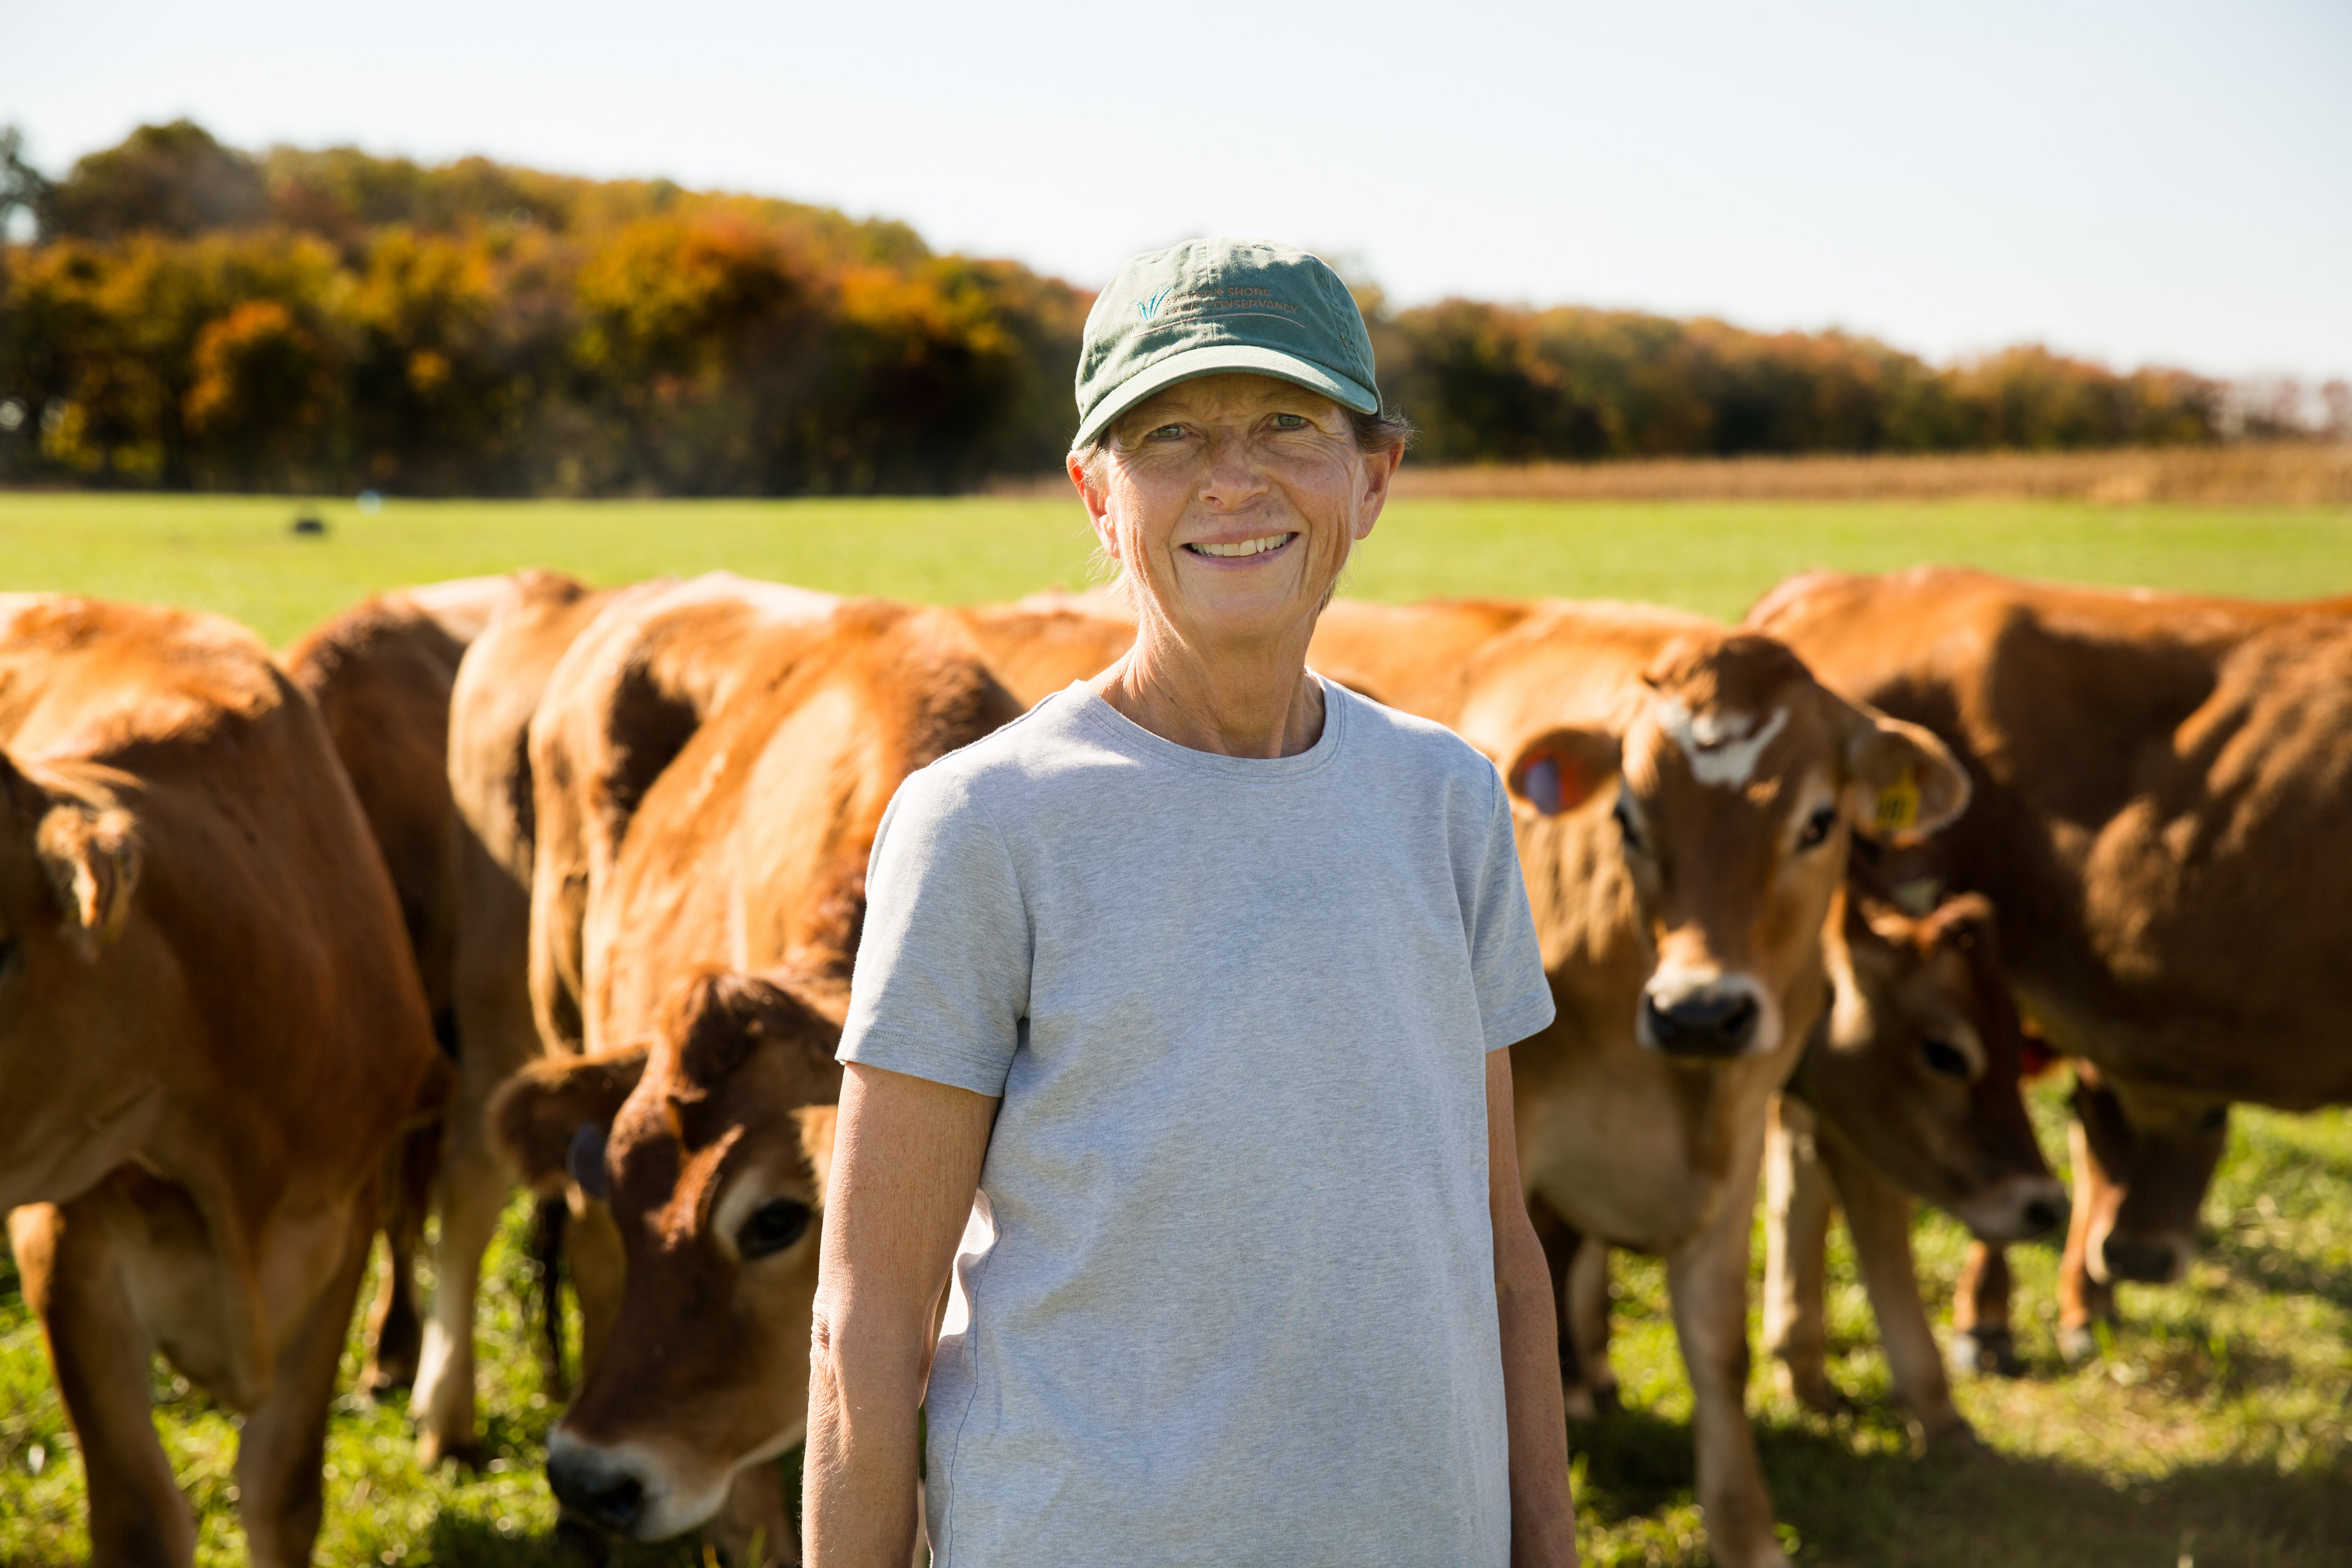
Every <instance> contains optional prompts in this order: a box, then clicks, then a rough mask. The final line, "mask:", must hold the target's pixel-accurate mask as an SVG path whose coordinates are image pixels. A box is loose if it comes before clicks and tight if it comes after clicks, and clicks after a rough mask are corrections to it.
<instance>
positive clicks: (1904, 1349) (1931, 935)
mask: <svg viewBox="0 0 2352 1568" xmlns="http://www.w3.org/2000/svg"><path fill="white" fill-rule="evenodd" d="M1846 902H1847V917H1846V918H1845V920H1843V922H1842V923H1841V925H1842V926H1843V929H1842V931H1840V932H1839V934H1838V936H1839V939H1838V940H1835V941H1832V944H1831V946H1830V962H1831V968H1832V973H1833V974H1834V976H1835V977H1836V982H1837V998H1836V1000H1835V1001H1834V1002H1833V1003H1832V1007H1831V1009H1830V1016H1829V1017H1828V1018H1826V1019H1823V1020H1822V1023H1821V1025H1820V1026H1819V1027H1817V1028H1816V1029H1815V1030H1814V1033H1813V1037H1812V1038H1811V1040H1808V1041H1807V1042H1806V1045H1805V1053H1804V1055H1803V1056H1802V1057H1801V1059H1800V1060H1799V1061H1798V1064H1797V1071H1796V1072H1795V1074H1794V1075H1793V1076H1792V1077H1791V1078H1790V1082H1789V1086H1788V1088H1787V1090H1786V1091H1785V1092H1783V1094H1782V1097H1781V1100H1780V1104H1779V1106H1778V1107H1777V1108H1776V1111H1775V1114H1774V1125H1773V1129H1772V1134H1771V1137H1770V1141H1769V1145H1768V1147H1767V1153H1766V1155H1765V1159H1766V1165H1765V1171H1766V1187H1767V1204H1766V1207H1767V1211H1768V1213H1769V1216H1770V1219H1769V1224H1768V1227H1767V1229H1766V1237H1767V1240H1768V1249H1767V1255H1766V1265H1765V1285H1764V1339H1765V1343H1766V1345H1767V1346H1768V1348H1769V1350H1770V1351H1771V1353H1772V1354H1773V1355H1774V1356H1775V1357H1776V1358H1778V1360H1779V1361H1780V1368H1781V1378H1782V1383H1783V1385H1784V1387H1786V1388H1787V1389H1788V1391H1789V1392H1790V1393H1791V1394H1793V1395H1794V1396H1796V1397H1797V1398H1798V1399H1800V1400H1801V1401H1802V1402H1803V1403H1804V1404H1806V1405H1808V1406H1811V1407H1812V1408H1814V1409H1817V1410H1822V1411H1825V1412H1835V1411H1838V1410H1842V1409H1843V1408H1845V1406H1846V1401H1845V1399H1844V1397H1843V1396H1842V1395H1841V1394H1839V1393H1838V1391H1837V1390H1836V1388H1835V1387H1833V1386H1832V1385H1831V1383H1830V1380H1829V1374H1828V1367H1827V1333H1826V1324H1825V1322H1824V1310H1825V1309H1824V1303H1823V1300H1822V1290H1823V1281H1824V1271H1825V1265H1826V1251H1827V1243H1828V1236H1829V1221H1830V1211H1831V1208H1832V1205H1833V1204H1836V1205H1843V1207H1844V1209H1845V1213H1846V1224H1847V1227H1848V1228H1849V1229H1850V1230H1851V1231H1852V1233H1853V1243H1854V1252H1855V1257H1856V1260H1857V1261H1858V1262H1859V1263H1860V1265H1861V1270H1862V1278H1863V1284H1864V1289H1865V1290H1866V1291H1868V1292H1869V1295H1870V1301H1871V1308H1872V1311H1873V1312H1874V1313H1875V1315H1876V1317H1877V1319H1878V1323H1879V1336H1880V1339H1881V1341H1882V1342H1883V1343H1885V1348H1886V1358H1887V1363H1888V1365H1889V1367H1890V1368H1891V1370H1892V1371H1893V1373H1894V1376H1895V1392H1896V1394H1897V1396H1899V1397H1900V1398H1901V1399H1902V1400H1903V1402H1904V1403H1905V1404H1906V1406H1908V1407H1909V1409H1910V1411H1911V1415H1912V1418H1913V1420H1914V1422H1915V1423H1916V1428H1917V1436H1918V1437H1920V1438H1921V1439H1922V1440H1923V1441H1925V1442H1927V1443H1928V1444H1931V1445H1935V1446H1938V1447H1943V1446H1951V1447H1959V1448H1968V1447H1972V1446H1973V1445H1974V1434H1973V1432H1971V1431H1970V1429H1969V1424H1968V1422H1967V1420H1966V1419H1965V1418H1964V1417H1962V1416H1961V1415H1960V1413H1959V1411H1958V1407H1957V1406H1954V1405H1953V1403H1952V1396H1951V1387H1950V1384H1949V1382H1948V1379H1947V1377H1946V1375H1945V1372H1944V1365H1943V1360H1942V1358H1941V1356H1940V1355H1939V1354H1937V1349H1936V1341H1935V1336H1934V1334H1933V1333H1932V1332H1931V1331H1930V1330H1929V1328H1928V1326H1927V1313H1926V1312H1925V1311H1924V1310H1923V1308H1922V1306H1921V1304H1920V1300H1919V1285H1918V1278H1917V1274H1916V1270H1915V1269H1914V1266H1913V1263H1912V1258H1911V1201H1910V1200H1911V1198H1912V1197H1915V1196H1916V1197H1924V1198H1926V1199H1927V1200H1928V1201H1929V1202H1931V1203H1934V1204H1937V1205H1938V1206H1939V1207H1943V1208H1946V1209H1948V1210H1949V1211H1950V1212H1951V1213H1953V1214H1955V1215H1957V1216H1958V1217H1959V1218H1960V1219H1961V1221H1962V1222H1963V1223H1965V1224H1967V1225H1968V1226H1969V1228H1970V1229H1971V1230H1973V1231H1974V1232H1975V1233H1976V1234H1977V1235H1978V1236H1979V1237H1982V1238H1986V1239H1990V1240H1993V1241H1997V1242H2006V1241H2015V1240H2022V1239H2026V1238H2028V1237H2032V1236H2038V1235H2041V1234H2042V1233H2043V1232H2044V1231H2047V1230H2049V1229H2050V1228H2053V1227H2054V1226H2055V1225H2057V1224H2058V1223H2059V1222H2060V1220H2061V1219H2062V1218H2064V1215H2065V1212H2066V1197H2065V1189H2064V1188H2063V1187H2062V1186H2060V1185H2059V1184H2058V1181H2057V1180H2056V1178H2055V1177H2053V1176H2052V1175H2051V1174H2050V1167H2049V1166H2048V1165H2047V1164H2046V1163H2044V1161H2043V1159H2042V1148H2041V1145H2039V1144H2038V1143H2037V1142H2036V1141H2035V1139H2034V1135H2033V1124H2032V1120H2031V1118H2030V1117H2029V1116H2028V1115H2027V1113H2026V1109H2025V1102H2024V1098H2023V1095H2022V1093H2021V1084H2022V1082H2023V1076H2022V1075H2023V1067H2024V1063H2025V1061H2026V1059H2027V1056H2028V1054H2029V1051H2030V1047H2029V1044H2028V1041H2027V1040H2026V1037H2025V1033H2024V1030H2023V1027H2022V1025H2021V1021H2020V1019H2019V1018H2018V1016H2017V1009H2016V1005H2015V1003H2014V1002H2013V1001H2012V1000H2011V998H2010V994H2009V989H2008V986H2007V983H2006V980H2005V977H2003V975H2002V973H2001V970H2000V965H1999V961H1998V958H1997V956H1996V953H1995V947H1994V937H1993V931H1992V911H1991V908H1990V905H1988V904H1986V903H1985V901H1984V900H1983V899H1981V898H1979V897H1977V896H1975V895H1973V894H1963V895H1961V896H1958V897H1956V898H1953V899H1950V900H1948V901H1947V902H1946V903H1944V904H1942V905H1941V906H1940V907H1938V908H1937V909H1936V910H1935V911H1934V912H1933V913H1931V914H1930V915H1927V916H1926V917H1924V918H1914V917H1911V916H1909V915H1905V914H1903V913H1902V912H1901V911H1899V910H1897V909H1895V908H1892V907H1888V906H1885V905H1878V904H1874V903H1873V902H1872V901H1871V900H1869V899H1867V898H1866V897H1864V896H1860V895H1858V894H1855V893H1854V892H1853V891H1851V890H1850V891H1849V893H1848V895H1847V901H1846Z"/></svg>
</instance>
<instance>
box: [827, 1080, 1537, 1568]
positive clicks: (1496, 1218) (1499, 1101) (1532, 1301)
mask: <svg viewBox="0 0 2352 1568" xmlns="http://www.w3.org/2000/svg"><path fill="white" fill-rule="evenodd" d="M1486 1209H1487V1214H1488V1216H1489V1218H1490V1219H1491V1220H1492V1222H1493V1224H1494V1227H1495V1311H1496V1315H1497V1316H1498V1317H1499V1318H1500V1320H1501V1326H1502V1332H1503V1408H1504V1412H1505V1415H1506V1416H1507V1419H1508V1421H1509V1424H1510V1436H1511V1568H1576V1508H1575V1504H1574V1502H1573V1500H1571V1499H1570V1496H1569V1489H1568V1416H1567V1413H1566V1412H1565V1411H1564V1410H1563V1409H1562V1408H1561V1406H1560V1399H1559V1307H1558V1305H1557V1304H1556V1303H1555V1302H1554V1301H1552V1297H1551V1273H1550V1270H1548V1269H1546V1268H1545V1267H1544V1255H1543V1244H1542V1243H1541V1242H1539V1241H1538V1240H1537V1239H1536V1228H1535V1225H1534V1223H1533V1222H1532V1221H1530V1220H1529V1219H1528V1201H1527V1197H1526V1195H1525V1194H1524V1193H1522V1192H1521V1191H1520V1190H1519V1143H1518V1134H1517V1130H1516V1128H1515V1126H1514V1124H1513V1117H1512V1113H1511V1053H1510V1052H1509V1051H1488V1052H1487V1053H1486ZM829 1240H830V1239H828V1241H829Z"/></svg>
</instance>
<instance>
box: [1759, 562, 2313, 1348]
mask: <svg viewBox="0 0 2352 1568" xmlns="http://www.w3.org/2000/svg"><path fill="white" fill-rule="evenodd" d="M2347 612H2352V601H2332V602H2329V603H2326V604H2316V605H2287V604H2264V603H2254V602H2250V601H2236V600H2226V599H2216V598H2210V597H2200V596H2190V595H2174V594H2158V593H2149V592H2145V591H2117V590H2104V589H2092V588H2075V587H2064V586H2058V585H2053V584H2042V583H2031V582H2021V581H2017V580H2011V579H2005V578H2000V577H1993V576H1990V575H1987V574H1984V573H1980V572H1972V571H1961V570H1948V569H1939V568H1922V569H1919V570H1914V571H1907V572H1901V573H1896V574H1894V575H1890V576H1887V577H1882V578H1869V577H1843V576H1833V575H1820V576H1814V577H1808V578H1801V579H1797V580H1792V581H1790V582H1789V583H1785V584H1783V585H1782V586H1781V587H1780V588H1778V589H1776V590H1774V591H1772V592H1771V593H1770V594H1769V595H1768V596H1766V598H1765V599H1764V600H1763V601H1761V602H1759V604H1758V605H1757V607H1756V609H1755V610H1754V611H1753V612H1751V620H1752V621H1753V622H1755V623H1757V624H1758V625H1759V626H1762V627H1765V628H1767V629H1769V630H1770V631H1772V632H1774V633H1775V634H1779V635H1784V636H1786V637H1787V638H1788V639H1789V640H1790V642H1791V643H1794V644H1795V645H1797V646H1798V647H1799V648H1800V649H1801V651H1802V652H1803V653H1804V654H1805V656H1806V657H1807V658H1808V660H1810V661H1812V662H1814V663H1815V664H1816V665H1817V667H1818V668H1819V669H1820V670H1821V672H1822V678H1823V679H1824V680H1826V681H1828V682H1829V683H1830V684H1831V685H1833V686H1835V687H1837V688H1838V689H1839V690H1841V691H1844V692H1846V693H1848V694H1850V695H1853V696H1855V697H1856V698H1858V699H1862V700H1866V701H1870V702H1874V703H1877V704H1879V705H1881V706H1885V707H1887V708H1888V709H1890V710H1891V711H1894V712H1896V713H1900V714H1903V715H1906V716H1909V717H1911V718H1913V719H1915V720H1916V721H1917V722H1919V723H1921V724H1923V725H1925V726H1927V727H1929V728H1931V729H1934V730H1935V731H1936V732H1937V734H1939V735H1941V736H1942V737H1944V738H1945V739H1946V740H1947V741H1948V742H1949V743H1950V744H1951V745H1952V747H1953V748H1954V749H1955V750H1956V751H1958V753H1959V754H1960V756H1961V757H1962V758H1963V760H1964V761H1965V762H1966V764H1967V766H1968V767H1969V771H1970V773H1971V775H1972V777H1973V778H1974V779H1975V780H1976V784H1977V788H1978V799H1979V805H1978V807H1977V808H1976V809H1975V810H1971V811H1970V812H1969V817H1968V819H1967V821H1964V822H1963V823H1961V824H1960V825H1959V826H1958V828H1957V829H1956V830H1955V831H1953V832H1952V833H1951V834H1948V835H1947V836H1946V837H1945V838H1944V839H1943V840H1942V841H1939V842H1938V843H1937V845H1936V846H1935V847H1934V849H1933V851H1932V852H1929V853H1927V855H1925V856H1924V857H1923V860H1922V866H1923V871H1924V874H1928V875H1932V876H1935V877H1938V878H1940V879H1941V880H1942V881H1943V882H1944V883H1947V884H1948V885H1950V886H1953V887H1957V888H1967V889H1971V890H1974V891H1978V892H1981V893H1984V894H1988V895H1989V896H1990V897H1991V899H1992V901H1993V903H1994V905H1995V907H1996V908H1997V909H1998V910H1999V911H2000V927H2001V945H2002V948H2003V950H2004V952H2005V953H2006V954H2007V955H2008V957H2009V968H2010V973H2011V979H2012V981H2013V983H2014V984H2015V986H2016V988H2017V990H2018V992H2019V995H2020V996H2021V998H2022V1000H2023V1002H2024V1003H2025V1006H2026V1010H2027V1011H2028V1012H2029V1014H2030V1015H2031V1016H2032V1019H2033V1020H2034V1022H2035V1024H2036V1025H2037V1027H2038V1028H2039V1029H2040V1030H2042V1032H2043V1033H2044V1034H2045V1035H2047V1036H2048V1038H2049V1040H2050V1041H2051V1043H2052V1045H2053V1047H2055V1048H2056V1049H2057V1050H2059V1051H2063V1053H2065V1054H2067V1055H2069V1056H2075V1057H2080V1058H2084V1059H2085V1060H2087V1061H2090V1062H2092V1063H2094V1064H2095V1082H2094V1083H2093V1085H2092V1087H2091V1088H2090V1089H2089V1090H2088V1092H2086V1093H2085V1094H2084V1095H2083V1096H2080V1097H2078V1098H2079V1099H2080V1101H2081V1103H2082V1104H2083V1106H2084V1108H2085V1110H2086V1112H2087V1115H2086V1119H2085V1120H2084V1121H2083V1122H2080V1123H2078V1124H2077V1130H2076V1132H2075V1134H2074V1139H2075V1155H2076V1158H2075V1162H2074V1168H2075V1179H2076V1184H2077V1185H2076V1194H2075V1203H2074V1224H2073V1228H2072V1229H2071V1230H2070V1233H2069V1235H2068V1239H2067V1263H2066V1266H2065V1267H2064V1268H2063V1270H2062V1273H2061V1281H2060V1286H2061V1303H2060V1304H2061V1322H2062V1332H2063V1334H2064V1338H2065V1343H2066V1345H2067V1348H2068V1349H2069V1350H2070V1351H2071V1352H2075V1353H2079V1352H2081V1351H2083V1350H2085V1349H2088V1348H2089V1347H2090V1346H2091V1345H2092V1344H2093V1343H2095V1342H2094V1341H2093V1339H2092V1335H2091V1333H2090V1323H2091V1320H2092V1319H2093V1317H2094V1316H2095V1315H2097V1314H2099V1313H2101V1312H2103V1311H2105V1310H2109V1309H2110V1306H2111V1301H2112V1297H2111V1295H2110V1294H2109V1293H2108V1292H2109V1291H2110V1289H2111V1287H2112V1285H2113V1283H2114V1282H2115V1281H2118V1280H2154V1281H2164V1280H2170V1279H2174V1278H2178V1277H2179V1273H2180V1271H2181V1270H2182V1269H2183V1268H2184V1267H2185V1266H2186V1263H2187V1260H2188V1258H2189V1253H2190V1251H2191V1249H2192V1248H2193V1246H2194V1242H2195V1231H2196V1207H2197V1203H2198V1201H2199V1199H2200V1197H2201V1194H2202V1190H2203V1186H2204V1183H2205V1180H2206V1178H2207V1176H2210V1172H2211V1170H2212V1167H2213V1165H2214V1162H2215V1160H2216V1159H2217V1158H2218V1156H2219V1154H2220V1151H2221V1144H2222V1140H2223V1138H2224V1136H2225V1132H2226V1120H2227V1107H2228V1105H2229V1103H2231V1101H2234V1100H2247V1101H2252V1102H2257V1103H2263V1104H2269V1105H2274V1106H2278V1107H2280V1108H2283V1109H2287V1110H2303V1109H2308V1108H2311V1107H2314V1106H2317V1105H2323V1104H2335V1103H2345V1102H2346V1101H2347V1100H2352V1040H2347V1035H2346V1033H2345V1031H2344V1030H2343V1027H2342V1020H2343V1019H2344V1018H2345V1017H2346V1016H2347V1009H2352V967H2347V966H2346V965H2345V964H2344V963H2343V962H2342V961H2341V959H2342V956H2343V954H2344V953H2345V952H2346V951H2347V950H2352V883H2347V882H2346V880H2345V879H2344V878H2343V877H2342V876H2340V875H2338V874H2337V873H2336V867H2337V866H2339V865H2343V864H2347V863H2352V742H2347V739H2346V737H2347V735H2352V613H2347ZM2111 1162H2113V1163H2111Z"/></svg>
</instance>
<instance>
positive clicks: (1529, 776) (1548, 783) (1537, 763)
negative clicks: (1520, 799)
mask: <svg viewBox="0 0 2352 1568" xmlns="http://www.w3.org/2000/svg"><path fill="white" fill-rule="evenodd" d="M1519 793H1520V794H1522V795H1525V796H1526V797H1527V798H1528V804H1529V805H1531V806H1533V807H1534V808H1535V809H1536V810H1538V811H1541V812H1542V813H1543V814H1544V815H1545V816H1547V817H1557V816H1559V808H1560V789H1559V758H1557V757H1554V756H1552V755H1551V754H1550V753H1549V752H1546V753H1545V754H1543V755H1542V756H1539V757H1538V758H1536V759H1535V760H1534V761H1532V762H1530V763H1528V765H1527V766H1526V767H1525V768H1520V769H1519Z"/></svg>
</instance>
